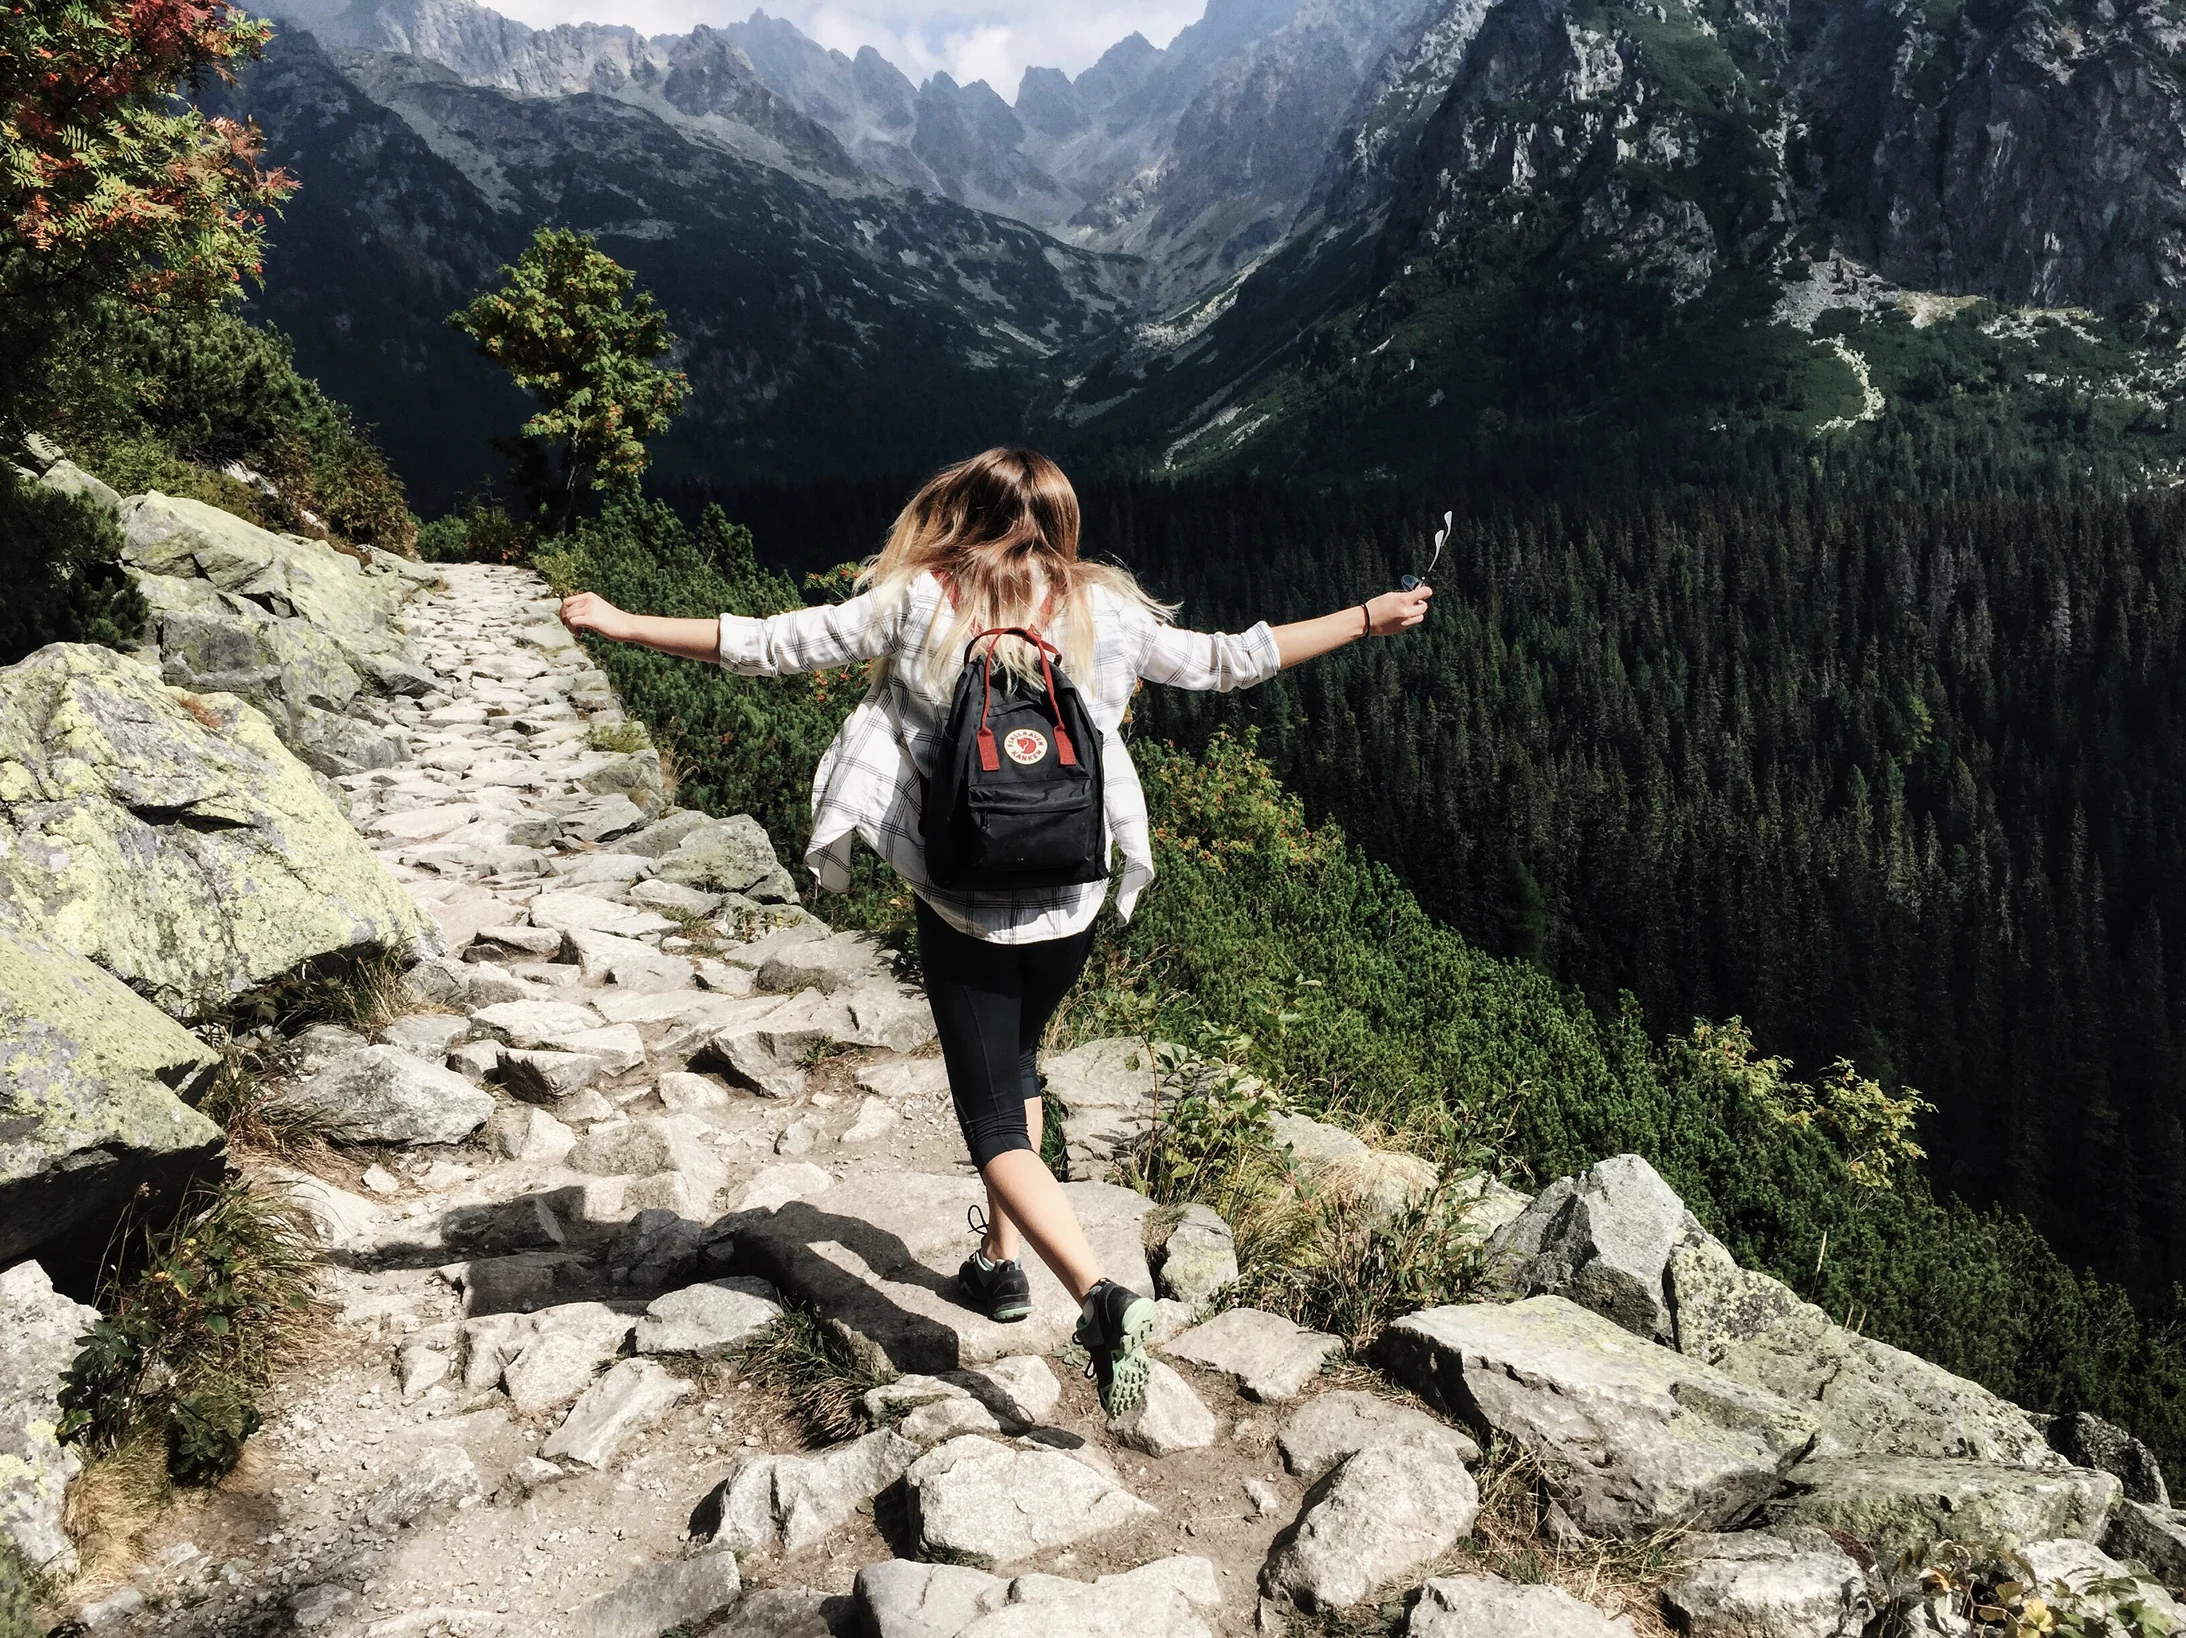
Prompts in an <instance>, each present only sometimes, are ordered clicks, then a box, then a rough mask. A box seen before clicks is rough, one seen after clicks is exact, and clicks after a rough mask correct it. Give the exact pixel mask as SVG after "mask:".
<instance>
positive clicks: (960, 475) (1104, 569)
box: [858, 449, 1174, 689]
mask: <svg viewBox="0 0 2186 1638" xmlns="http://www.w3.org/2000/svg"><path fill="white" fill-rule="evenodd" d="M929 571H930V572H931V573H933V574H934V575H935V576H937V577H938V578H939V579H940V580H941V582H942V584H943V585H944V586H945V587H947V588H948V591H949V593H950V597H951V598H953V599H954V607H953V609H952V607H951V602H950V598H944V599H943V600H942V604H941V608H940V610H939V611H938V612H937V614H936V615H935V622H934V624H935V628H936V629H934V630H932V631H930V632H929V633H928V635H927V639H926V642H925V648H924V654H925V662H926V669H927V676H928V679H929V680H930V681H931V682H933V683H934V684H935V685H936V687H937V689H938V688H941V687H944V686H946V684H947V683H948V681H949V679H950V678H951V677H953V676H954V675H955V673H956V670H957V668H958V667H959V666H960V665H961V664H962V663H963V658H964V648H965V644H966V643H967V642H968V641H969V640H970V638H971V635H972V633H974V632H976V631H984V630H986V629H988V628H990V627H994V626H1035V625H1045V627H1046V628H1047V630H1048V631H1049V632H1051V633H1053V634H1054V638H1053V639H1052V640H1055V641H1056V646H1057V647H1059V648H1060V649H1061V650H1062V653H1063V669H1064V670H1066V671H1068V672H1070V673H1071V675H1072V676H1073V677H1075V678H1076V679H1078V680H1079V681H1080V682H1082V683H1087V684H1090V683H1091V681H1092V678H1093V641H1094V638H1093V591H1094V588H1096V587H1106V588H1107V589H1108V590H1109V591H1110V592H1112V593H1114V594H1115V595H1116V596H1118V597H1121V598H1124V599H1126V600H1127V601H1129V602H1133V603H1136V604H1138V605H1139V606H1140V607H1142V608H1144V609H1146V610H1147V611H1148V612H1150V613H1151V614H1153V615H1154V617H1155V618H1156V619H1159V620H1167V619H1168V618H1169V617H1170V616H1171V614H1172V613H1173V612H1174V610H1173V609H1171V608H1170V607H1168V606H1167V605H1165V604H1161V603H1157V602H1155V601H1154V599H1152V598H1151V597H1149V596H1147V595H1146V593H1145V592H1143V591H1141V590H1140V589H1139V584H1138V582H1137V581H1136V580H1134V579H1132V578H1131V576H1130V574H1129V573H1127V572H1126V571H1125V570H1123V569H1120V568H1117V567H1116V566H1115V565H1113V564H1108V563H1088V562H1085V561H1084V560H1083V559H1081V558H1080V557H1079V556H1078V494H1077V491H1076V490H1074V489H1072V488H1071V487H1070V480H1069V479H1068V478H1066V477H1064V476H1063V469H1062V468H1061V467H1059V466H1057V465H1056V464H1055V463H1054V462H1053V461H1051V460H1049V459H1048V458H1047V457H1046V456H1045V455H1040V454H1036V453H1034V452H1033V451H1032V450H1029V449H990V450H988V451H986V453H984V454H981V455H974V456H973V457H972V458H971V459H970V460H968V461H959V462H957V464H956V465H954V466H951V467H947V468H944V469H943V470H942V471H940V472H937V473H935V474H934V475H933V476H932V477H931V478H928V479H927V480H926V482H925V483H924V484H923V485H921V486H920V488H919V491H918V493H917V494H915V495H913V496H912V497H911V499H910V502H909V503H908V504H907V505H906V506H905V507H904V508H903V510H902V511H901V512H900V513H898V514H897V515H896V521H895V526H894V527H893V528H892V529H890V530H889V531H888V543H887V544H886V545H885V546H883V547H882V548H881V550H880V554H879V555H878V556H876V557H874V558H872V559H871V560H869V561H868V562H867V563H866V565H865V567H864V570H863V572H862V573H861V574H860V575H859V577H858V584H859V587H860V588H861V589H865V590H871V591H874V592H877V593H880V594H882V595H883V596H885V595H887V594H889V593H894V592H902V591H904V590H906V589H907V588H908V587H909V586H910V583H911V582H912V581H913V580H916V579H917V578H918V577H919V576H920V575H921V574H923V573H927V572H929ZM1043 610H1044V611H1045V614H1046V618H1045V619H1044V620H1043V619H1042V613H1043ZM996 657H997V658H998V659H1000V660H1002V661H1003V662H1004V663H1005V664H1007V665H1009V666H1011V667H1012V668H1015V669H1018V670H1020V671H1023V670H1027V669H1030V670H1032V671H1034V672H1035V673H1036V672H1037V661H1036V659H1035V656H1034V654H1033V652H1032V650H1031V649H1030V648H1029V647H1028V646H1027V645H1025V644H1022V643H1019V642H1016V641H1006V642H1004V643H1002V644H1000V645H998V652H997V655H996Z"/></svg>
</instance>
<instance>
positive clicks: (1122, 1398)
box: [1078, 1297, 1160, 1419]
mask: <svg viewBox="0 0 2186 1638" xmlns="http://www.w3.org/2000/svg"><path fill="white" fill-rule="evenodd" d="M1159 1313H1160V1310H1159V1309H1158V1308H1156V1307H1155V1305H1154V1299H1153V1298H1151V1297H1139V1298H1136V1299H1134V1300H1133V1301H1132V1303H1131V1305H1130V1306H1129V1307H1128V1308H1126V1309H1125V1310H1124V1311H1123V1325H1122V1331H1123V1334H1122V1336H1120V1337H1119V1338H1118V1339H1117V1341H1116V1347H1115V1351H1114V1352H1113V1353H1112V1354H1111V1355H1110V1356H1109V1362H1108V1391H1107V1392H1106V1393H1103V1394H1101V1395H1100V1401H1101V1409H1102V1411H1104V1412H1105V1413H1106V1414H1107V1415H1108V1416H1109V1417H1110V1418H1111V1419H1114V1418H1115V1417H1118V1416H1123V1415H1126V1414H1128V1413H1129V1412H1130V1411H1131V1410H1133V1409H1134V1408H1136V1406H1137V1405H1138V1402H1139V1401H1140V1400H1141V1399H1144V1398H1145V1397H1146V1381H1147V1378H1148V1377H1150V1376H1151V1375H1152V1374H1153V1362H1152V1361H1151V1360H1149V1359H1148V1358H1147V1357H1146V1334H1147V1332H1149V1331H1151V1330H1152V1329H1153V1328H1154V1320H1155V1318H1156V1316H1157V1315H1158V1314H1159ZM1083 1329H1084V1327H1083V1325H1082V1324H1081V1325H1080V1331H1081V1333H1082V1331H1083ZM1078 1341H1079V1343H1080V1344H1081V1345H1083V1344H1084V1342H1085V1338H1084V1337H1083V1335H1082V1334H1081V1335H1080V1337H1079V1338H1078Z"/></svg>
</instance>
